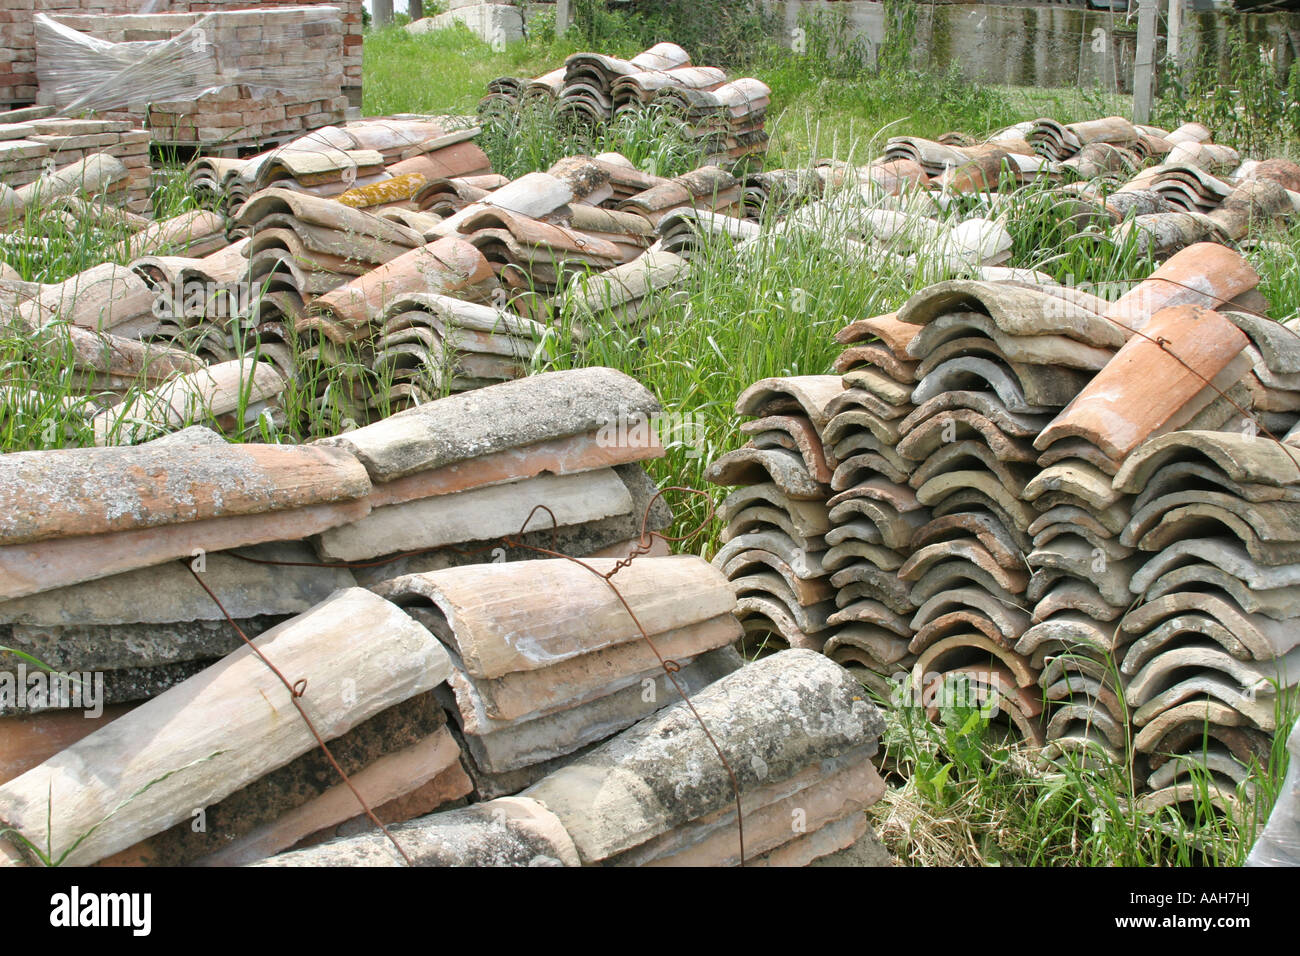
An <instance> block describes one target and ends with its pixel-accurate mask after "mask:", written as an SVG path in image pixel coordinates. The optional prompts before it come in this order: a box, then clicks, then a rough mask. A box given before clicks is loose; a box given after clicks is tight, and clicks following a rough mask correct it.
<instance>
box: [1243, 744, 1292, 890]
mask: <svg viewBox="0 0 1300 956" xmlns="http://www.w3.org/2000/svg"><path fill="white" fill-rule="evenodd" d="M1286 749H1287V751H1288V752H1289V753H1290V755H1291V764H1290V766H1288V767H1287V771H1286V777H1285V779H1283V781H1282V789H1281V791H1280V792H1279V793H1278V795H1277V803H1275V804H1273V812H1272V813H1270V814H1269V817H1268V825H1267V826H1266V827H1265V828H1264V832H1263V833H1261V834H1260V836H1259V839H1258V840H1256V841H1255V845H1254V846H1253V847H1252V848H1251V851H1250V856H1249V857H1247V858H1246V865H1247V866H1300V721H1297V722H1296V725H1295V727H1293V728H1291V737H1290V738H1289V739H1288V740H1287V747H1286Z"/></svg>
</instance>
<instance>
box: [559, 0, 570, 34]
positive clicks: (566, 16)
mask: <svg viewBox="0 0 1300 956" xmlns="http://www.w3.org/2000/svg"><path fill="white" fill-rule="evenodd" d="M572 22H573V17H572V14H571V12H570V10H569V0H555V35H556V36H560V35H562V34H563V33H564V31H565V30H567V29H569V24H570V23H572Z"/></svg>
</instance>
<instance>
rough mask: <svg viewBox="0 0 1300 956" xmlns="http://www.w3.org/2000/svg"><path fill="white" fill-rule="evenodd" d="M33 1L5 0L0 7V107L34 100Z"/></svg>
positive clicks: (34, 45) (34, 0)
mask: <svg viewBox="0 0 1300 956" xmlns="http://www.w3.org/2000/svg"><path fill="white" fill-rule="evenodd" d="M35 10H36V0H5V3H4V8H3V9H0V107H3V106H9V105H14V104H23V105H25V104H28V103H32V102H34V101H35V100H36V28H35V25H34V24H33V23H32V16H33V13H34V11H35Z"/></svg>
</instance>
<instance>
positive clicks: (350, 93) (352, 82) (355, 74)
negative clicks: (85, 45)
mask: <svg viewBox="0 0 1300 956" xmlns="http://www.w3.org/2000/svg"><path fill="white" fill-rule="evenodd" d="M20 2H22V0H20ZM90 2H97V0H90ZM325 2H328V5H329V6H332V7H338V9H339V13H341V14H342V16H343V59H342V63H343V93H344V95H345V96H347V98H348V101H349V103H350V105H352V106H360V105H361V6H362V0H188V2H186V0H171V3H170V4H169V5H168V9H170V10H172V11H174V12H177V13H181V12H184V10H188V11H189V12H191V13H215V12H218V11H222V10H234V9H245V8H249V7H257V8H260V9H265V10H274V9H275V8H277V7H301V6H317V5H321V4H323V3H325ZM334 62H337V61H334ZM291 115H292V114H291Z"/></svg>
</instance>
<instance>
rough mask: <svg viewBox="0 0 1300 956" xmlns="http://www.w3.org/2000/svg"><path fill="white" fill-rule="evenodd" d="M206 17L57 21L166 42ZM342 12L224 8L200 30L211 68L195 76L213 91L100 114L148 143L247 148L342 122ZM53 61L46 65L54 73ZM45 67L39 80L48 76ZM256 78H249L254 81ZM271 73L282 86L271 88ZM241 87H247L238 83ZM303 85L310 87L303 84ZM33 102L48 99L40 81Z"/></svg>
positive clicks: (117, 37) (118, 37)
mask: <svg viewBox="0 0 1300 956" xmlns="http://www.w3.org/2000/svg"><path fill="white" fill-rule="evenodd" d="M205 16H207V14H205V13H184V14H177V13H168V14H151V15H131V16H61V17H59V18H58V19H59V22H60V23H62V24H64V25H65V26H68V27H71V28H72V29H74V30H78V31H80V32H82V33H86V34H89V35H90V36H93V37H96V38H98V39H102V40H107V41H110V42H114V43H123V42H135V41H161V40H167V39H170V38H171V37H174V36H176V35H177V34H180V33H182V32H183V31H184V30H186V29H187V28H189V27H191V26H193V25H195V24H196V23H198V22H199V21H200V20H201V19H203V18H204V17H205ZM338 16H339V8H337V7H334V8H320V9H316V8H313V7H310V6H303V5H300V4H296V5H293V6H290V5H287V4H284V5H281V7H280V8H279V9H274V8H271V9H253V10H227V11H219V12H217V13H215V14H213V17H214V19H212V20H210V21H208V22H207V23H206V24H205V25H204V27H203V28H202V29H203V31H204V37H203V39H204V42H205V43H206V44H209V45H210V46H209V47H208V49H209V50H210V51H211V54H212V57H213V62H214V63H215V71H214V72H213V73H212V74H211V75H210V76H209V75H204V76H201V77H200V81H201V84H202V85H203V86H206V87H209V88H213V91H212V92H208V93H204V94H203V95H201V96H199V97H197V98H191V99H183V100H176V99H174V100H151V101H148V102H146V101H145V100H144V99H143V97H144V95H145V91H142V94H141V95H142V100H141V101H140V102H136V103H127V104H125V105H124V106H123V107H122V108H120V109H113V110H109V111H101V112H100V114H99V115H102V116H108V117H111V118H114V119H122V120H130V121H132V122H134V123H135V124H137V125H143V126H144V127H145V128H146V129H148V130H149V132H150V134H151V135H152V137H153V140H154V142H156V143H163V144H181V145H198V146H205V147H216V148H222V147H225V148H230V149H236V148H239V149H245V148H247V149H251V148H260V147H262V146H263V145H265V144H268V143H274V142H276V141H279V140H282V139H287V138H292V137H293V136H297V135H301V134H302V133H303V132H307V131H310V130H313V129H319V128H320V127H322V126H328V125H331V124H334V123H340V122H342V121H343V119H344V110H345V109H346V108H347V106H348V98H347V96H346V95H344V93H343V90H342V83H343V79H344V73H343V69H344V68H343V67H342V66H341V65H340V61H341V59H342V56H343V53H342V51H343V47H342V40H343V25H342V24H341V23H340V21H339V19H338ZM54 66H55V64H51V67H54ZM45 71H46V67H45V65H44V62H43V61H41V62H38V74H39V75H41V76H45V75H46V73H45ZM250 74H252V75H250ZM277 76H282V77H287V78H288V81H287V82H286V85H287V86H289V87H290V89H288V90H278V89H274V87H275V86H276V84H277ZM241 81H243V82H241ZM304 81H306V82H308V83H309V84H310V85H309V87H308V88H303V83H304ZM38 96H39V99H40V100H41V101H42V102H52V101H53V91H52V89H47V88H45V87H44V84H43V85H42V89H41V90H40V92H39V94H38Z"/></svg>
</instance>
